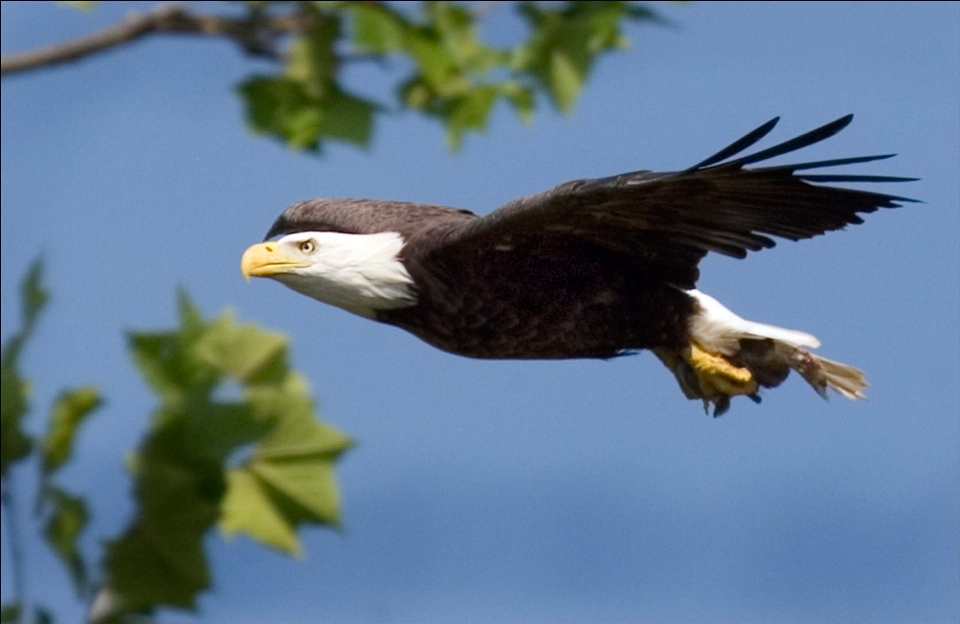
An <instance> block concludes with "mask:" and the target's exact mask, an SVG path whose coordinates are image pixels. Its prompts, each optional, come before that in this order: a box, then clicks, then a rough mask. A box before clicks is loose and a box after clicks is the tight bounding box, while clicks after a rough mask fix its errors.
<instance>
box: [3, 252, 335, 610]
mask: <svg viewBox="0 0 960 624" xmlns="http://www.w3.org/2000/svg"><path fill="white" fill-rule="evenodd" d="M21 298H22V301H23V306H22V307H23V327H22V329H21V330H20V331H19V332H17V333H16V334H14V335H13V336H11V338H10V339H9V340H8V342H7V344H6V345H4V348H3V358H2V361H3V384H4V385H3V388H4V391H3V469H4V472H3V489H4V498H3V502H4V513H5V514H10V517H15V515H16V514H17V513H18V512H17V509H16V508H15V505H14V500H15V499H14V497H13V489H12V484H11V482H10V475H11V472H10V470H9V469H10V468H12V467H13V466H14V465H15V464H18V463H20V462H24V461H27V460H30V459H32V460H33V461H34V462H35V463H36V464H37V465H38V467H39V473H40V479H39V487H38V491H37V494H36V497H35V506H34V508H35V511H36V514H37V516H38V518H39V520H40V522H41V524H42V526H43V536H44V538H45V539H46V542H47V544H48V545H49V546H50V548H51V549H52V551H53V552H54V553H55V554H56V555H57V557H58V558H59V559H60V560H61V561H62V562H63V564H64V566H65V568H66V570H67V573H68V574H69V576H70V578H71V579H72V580H73V583H74V587H75V589H76V591H77V595H78V596H79V597H80V598H82V599H90V598H94V597H95V600H94V601H93V604H94V607H93V610H92V613H91V619H92V620H95V621H124V620H126V619H128V618H129V616H131V615H138V616H140V615H143V614H148V613H150V612H152V611H153V610H154V609H155V608H156V607H158V606H173V607H181V608H194V607H195V604H196V602H195V601H196V596H197V593H198V592H200V591H202V590H204V589H206V588H208V587H209V586H210V584H211V580H210V577H211V575H210V571H209V565H208V562H207V558H206V554H205V552H204V548H203V541H204V539H205V537H206V536H207V534H208V532H209V530H210V529H211V528H213V527H214V526H215V525H217V524H219V526H220V529H221V531H222V532H223V534H224V535H226V536H231V535H234V534H237V533H243V534H246V535H247V536H249V537H251V538H253V539H255V540H257V541H259V542H261V543H263V544H265V545H267V546H270V547H273V548H276V549H278V550H280V551H282V552H284V553H287V554H290V555H299V554H300V543H299V539H298V536H297V531H298V529H300V528H301V527H302V526H304V525H308V524H311V525H333V526H336V525H337V524H338V522H339V494H338V491H337V486H336V483H335V480H334V473H333V465H334V462H335V461H336V460H337V459H338V458H339V456H340V455H341V454H342V453H343V451H344V450H346V449H347V448H348V447H349V445H350V440H349V439H348V438H347V437H346V436H344V435H343V434H342V433H340V432H338V431H336V430H335V429H333V428H331V427H329V426H328V425H325V424H323V423H321V422H319V421H318V420H317V419H316V415H315V408H314V405H313V401H312V399H311V398H310V395H309V391H308V389H307V383H306V381H305V380H304V378H303V377H302V376H301V375H300V374H299V373H297V372H296V371H293V370H292V369H291V368H290V366H289V363H288V355H287V340H286V338H285V337H284V336H283V335H281V334H278V333H276V332H270V331H265V330H263V329H260V328H259V327H257V326H256V325H252V324H241V323H237V322H236V321H235V320H234V318H233V315H232V314H231V313H229V312H226V313H224V314H221V315H220V316H219V317H217V318H216V319H213V320H209V321H208V320H204V319H203V318H202V316H201V315H200V313H199V311H198V310H197V309H196V307H195V306H194V305H193V304H192V303H191V302H190V301H189V300H188V299H187V297H186V296H185V295H183V294H181V295H180V297H179V313H180V326H179V327H178V328H177V329H175V330H173V331H168V332H151V333H131V334H129V336H128V347H129V350H130V353H131V356H132V358H133V361H134V363H135V365H136V367H137V369H138V370H139V372H140V374H141V376H142V377H143V379H144V381H145V382H146V383H147V385H148V386H149V387H150V389H151V390H152V391H153V392H154V393H155V394H156V395H157V397H158V402H159V405H158V407H157V408H156V410H155V411H154V413H153V416H152V419H151V424H150V429H149V431H148V432H147V435H146V436H145V438H144V441H143V442H142V443H141V445H140V447H139V448H138V449H137V450H136V451H135V452H133V453H131V454H130V455H129V456H128V467H129V470H130V472H131V473H132V475H133V478H134V492H135V499H136V510H135V513H134V517H133V519H132V521H131V522H130V524H129V526H128V528H127V529H126V531H124V533H123V534H122V536H120V537H119V538H117V539H113V540H109V541H107V542H106V543H105V544H104V548H105V555H104V557H103V570H102V571H101V572H100V573H99V574H98V575H97V576H96V583H93V582H92V581H91V574H90V566H89V564H88V560H87V559H86V558H85V557H84V555H83V552H82V549H81V548H80V544H79V542H80V537H81V535H82V532H83V530H84V528H85V527H86V525H87V521H88V518H89V512H88V508H87V502H86V501H85V500H84V498H83V497H81V496H78V495H76V494H73V493H71V492H69V491H67V490H66V489H64V488H63V487H61V486H59V485H57V484H56V483H54V481H53V477H54V476H55V475H56V474H57V473H58V472H59V471H60V470H61V469H62V468H64V467H65V466H66V465H67V464H68V463H69V461H70V459H71V457H72V455H73V447H74V443H75V440H76V438H77V434H78V431H79V428H80V426H81V425H82V424H83V423H84V422H86V421H87V419H88V418H89V417H90V416H91V415H92V414H93V413H94V412H95V410H96V409H97V408H99V407H100V406H101V405H102V403H103V401H102V399H101V398H100V395H99V393H98V392H97V390H96V389H95V388H92V387H86V388H81V389H77V390H66V391H63V392H61V393H60V394H59V396H58V397H57V398H56V400H55V401H54V405H53V408H52V410H51V414H50V418H49V419H48V426H47V429H46V431H45V432H44V433H43V434H42V435H41V436H38V437H36V439H35V438H34V437H32V436H31V435H29V434H28V433H27V432H26V431H25V430H24V429H23V426H22V425H23V419H24V416H25V415H26V414H27V412H28V411H29V405H28V401H27V399H28V389H29V384H28V383H27V381H26V380H25V379H24V378H23V377H22V376H21V375H20V372H19V362H20V356H21V352H22V350H23V346H24V344H25V343H26V342H27V340H28V339H29V338H30V336H31V335H32V333H33V330H34V328H35V326H36V321H37V318H38V316H39V314H40V312H41V310H42V309H43V307H44V304H45V303H46V300H47V293H46V291H45V290H44V288H43V285H42V265H41V264H40V263H39V262H36V263H34V265H33V266H32V267H31V268H30V270H29V271H28V273H27V276H26V278H25V279H24V280H23V285H22V288H21ZM234 395H235V396H234ZM12 525H13V524H12V523H9V522H8V523H7V526H8V529H9V528H10V527H11V526H12ZM10 537H11V540H13V541H15V542H16V543H17V546H18V548H17V551H18V553H19V552H21V551H23V550H24V549H23V548H19V546H21V545H22V543H23V540H24V536H23V535H17V534H13V535H11V536H10ZM17 556H19V555H17ZM14 563H15V565H14V568H15V569H16V571H15V572H14V574H15V575H18V574H22V573H23V570H22V567H21V566H20V563H19V562H14ZM94 584H96V585H97V586H98V589H96V590H94V589H93V586H94ZM0 616H2V621H3V622H8V621H9V622H22V621H33V622H44V621H52V617H51V616H50V614H49V613H48V612H47V611H46V610H44V609H43V608H42V607H36V606H34V607H31V606H30V605H25V604H22V597H20V596H18V599H17V601H15V602H11V603H9V604H7V605H4V607H3V612H2V613H0Z"/></svg>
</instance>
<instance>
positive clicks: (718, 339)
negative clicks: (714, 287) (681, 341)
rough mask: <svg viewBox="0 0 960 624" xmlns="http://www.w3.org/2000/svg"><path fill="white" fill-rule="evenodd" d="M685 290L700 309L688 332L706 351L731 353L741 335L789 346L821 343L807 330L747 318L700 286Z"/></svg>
mask: <svg viewBox="0 0 960 624" xmlns="http://www.w3.org/2000/svg"><path fill="white" fill-rule="evenodd" d="M686 292H687V294H688V295H690V296H691V297H693V298H694V299H696V300H697V303H698V304H700V309H701V311H700V313H699V314H696V315H694V317H693V318H692V319H691V321H690V336H691V338H693V339H694V340H695V341H696V342H697V343H698V344H700V345H701V346H702V347H704V348H705V349H706V350H707V351H711V352H713V353H723V354H724V355H733V354H734V353H736V352H737V350H738V349H739V348H740V340H741V339H743V338H756V339H761V340H762V339H764V338H770V339H772V340H775V341H777V342H784V343H786V344H788V345H790V346H791V347H809V348H811V349H815V348H817V347H819V346H820V341H819V340H817V338H816V337H815V336H811V335H810V334H808V333H806V332H802V331H797V330H795V329H784V328H783V327H775V326H773V325H765V324H764V323H755V322H753V321H748V320H746V319H744V318H741V317H739V316H737V315H736V314H734V313H733V312H732V311H730V309H729V308H727V307H726V306H725V305H723V304H722V303H720V302H719V301H717V300H716V299H714V298H713V297H711V296H710V295H705V294H703V293H702V292H700V291H699V290H688V291H686Z"/></svg>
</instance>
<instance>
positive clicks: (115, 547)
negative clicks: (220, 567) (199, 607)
mask: <svg viewBox="0 0 960 624" xmlns="http://www.w3.org/2000/svg"><path fill="white" fill-rule="evenodd" d="M158 536H159V537H161V538H162V539H163V547H161V546H160V545H159V544H158V543H157V542H156V541H155V539H154V538H156V537H158ZM202 536H203V533H202V532H201V533H197V532H196V531H194V530H184V531H180V532H177V533H172V532H171V531H170V530H169V529H165V530H162V531H158V530H157V529H155V528H150V527H144V526H142V525H139V524H138V525H134V527H133V528H132V529H131V530H130V531H128V533H127V534H126V535H125V536H124V537H123V538H121V539H119V540H115V541H112V542H110V543H108V544H107V546H106V552H107V554H106V561H105V567H106V569H107V571H108V574H109V578H110V589H111V590H112V591H113V592H114V593H115V594H116V595H117V596H118V597H119V602H120V604H122V605H123V607H124V610H125V611H138V610H149V609H152V608H154V607H156V606H158V605H171V606H175V607H182V608H185V609H193V608H194V607H195V606H196V599H195V597H196V594H197V593H198V592H200V591H202V590H204V589H206V588H207V587H209V586H210V576H209V570H208V569H207V563H206V558H205V557H204V555H203V543H202Z"/></svg>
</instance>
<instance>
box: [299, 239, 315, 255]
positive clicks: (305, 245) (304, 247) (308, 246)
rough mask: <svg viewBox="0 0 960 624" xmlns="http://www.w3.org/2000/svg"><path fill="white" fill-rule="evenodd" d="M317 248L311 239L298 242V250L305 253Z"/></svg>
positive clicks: (310, 252)
mask: <svg viewBox="0 0 960 624" xmlns="http://www.w3.org/2000/svg"><path fill="white" fill-rule="evenodd" d="M316 249H317V244H316V243H315V242H313V239H307V240H305V241H303V242H302V243H300V251H302V252H303V253H305V254H312V253H313V252H314V251H316Z"/></svg>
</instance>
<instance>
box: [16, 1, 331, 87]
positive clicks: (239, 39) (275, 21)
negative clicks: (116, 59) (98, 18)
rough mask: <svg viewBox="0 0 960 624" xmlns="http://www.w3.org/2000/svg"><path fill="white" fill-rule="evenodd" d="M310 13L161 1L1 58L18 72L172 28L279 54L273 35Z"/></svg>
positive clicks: (300, 23) (304, 21) (308, 21)
mask: <svg viewBox="0 0 960 624" xmlns="http://www.w3.org/2000/svg"><path fill="white" fill-rule="evenodd" d="M312 22H313V18H312V16H311V15H308V14H294V15H279V16H263V17H251V18H247V19H235V18H230V17H223V16H220V15H213V14H196V13H190V12H188V11H187V10H186V9H184V8H183V7H182V6H180V5H177V4H161V5H158V6H157V7H155V8H154V9H151V10H150V11H148V12H146V13H141V14H134V15H131V16H129V17H127V18H125V19H124V20H122V21H120V22H117V23H116V24H113V25H112V26H108V27H107V28H104V29H103V30H100V31H97V32H94V33H91V34H89V35H84V36H82V37H78V38H77V39H73V40H71V41H65V42H63V43H58V44H54V45H51V46H46V47H42V48H38V49H36V50H30V51H27V52H17V53H13V54H7V55H4V56H3V57H2V59H0V75H4V76H6V75H8V74H14V73H18V72H23V71H29V70H31V69H39V68H42V67H49V66H51V65H58V64H60V63H67V62H71V61H76V60H79V59H81V58H83V57H85V56H89V55H92V54H96V53H98V52H103V51H105V50H109V49H110V48H115V47H117V46H121V45H126V44H128V43H131V42H133V41H136V40H137V39H140V38H141V37H144V36H146V35H149V34H152V33H172V34H189V35H201V36H207V37H225V38H228V39H233V40H234V41H235V42H236V43H237V44H238V45H240V47H242V48H243V49H244V51H246V52H247V53H248V54H253V55H257V56H264V57H267V58H270V59H272V60H279V59H280V55H279V54H278V53H277V51H276V49H275V48H274V39H275V38H276V37H277V36H279V35H283V34H288V33H293V32H299V31H302V30H305V29H307V28H309V27H310V26H311V25H312Z"/></svg>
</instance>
